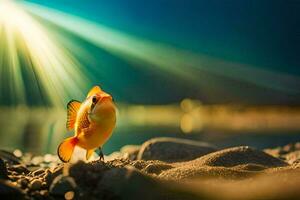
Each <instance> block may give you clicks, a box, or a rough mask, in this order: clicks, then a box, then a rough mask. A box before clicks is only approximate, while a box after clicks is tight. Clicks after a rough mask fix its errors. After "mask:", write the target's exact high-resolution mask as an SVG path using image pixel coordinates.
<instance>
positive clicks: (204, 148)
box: [137, 137, 216, 162]
mask: <svg viewBox="0 0 300 200" xmlns="http://www.w3.org/2000/svg"><path fill="white" fill-rule="evenodd" d="M214 151H216V147H214V146H212V145H210V144H208V143H204V142H197V141H192V140H186V139H177V138H168V137H161V138H153V139H151V140H148V141H147V142H145V143H144V144H143V145H142V146H141V149H140V151H139V153H138V156H137V159H140V160H161V161H165V162H178V161H186V160H192V159H195V158H198V157H200V156H203V155H206V154H208V153H211V152H214Z"/></svg>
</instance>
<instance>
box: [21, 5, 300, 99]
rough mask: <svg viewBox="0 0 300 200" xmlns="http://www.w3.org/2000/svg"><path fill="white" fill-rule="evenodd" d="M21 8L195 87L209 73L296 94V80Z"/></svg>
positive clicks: (60, 15)
mask: <svg viewBox="0 0 300 200" xmlns="http://www.w3.org/2000/svg"><path fill="white" fill-rule="evenodd" d="M23 5H24V7H26V9H27V10H28V11H29V12H31V13H33V14H34V15H37V16H39V17H41V18H43V19H45V20H47V21H50V22H52V23H54V24H56V25H58V26H61V27H62V28H63V29H66V30H68V31H70V32H72V33H74V34H77V35H78V36H79V37H81V38H84V39H85V40H87V41H89V42H91V43H92V44H94V45H97V46H98V47H100V48H102V49H105V50H107V51H109V52H111V53H113V54H115V55H118V56H120V57H122V58H123V59H127V60H131V61H140V62H143V63H144V64H150V66H151V67H156V68H152V70H157V71H165V72H168V73H171V74H174V75H176V76H177V77H181V78H185V79H186V80H192V81H194V82H195V83H199V77H198V75H197V74H198V72H199V71H200V72H210V73H213V74H217V75H221V76H224V77H227V78H230V79H235V80H241V81H245V82H249V83H251V84H254V85H258V86H261V87H264V88H268V89H274V90H278V91H282V92H286V93H291V94H296V93H299V92H300V91H299V86H300V79H299V77H297V76H293V75H289V74H283V73H278V72H275V71H270V70H265V69H259V68H257V67H253V66H250V65H245V64H241V63H233V62H228V61H224V60H220V59H216V58H211V57H208V56H203V55H198V54H193V53H190V52H187V51H184V50H180V49H176V48H174V47H171V46H168V45H166V44H161V43H156V42H152V41H149V40H145V39H142V38H138V37H135V36H132V35H129V34H126V33H123V32H121V31H118V30H115V29H112V28H109V27H107V26H104V25H101V24H99V23H94V22H91V21H88V20H86V19H83V18H80V17H77V16H74V15H70V14H66V13H64V12H61V11H58V10H55V9H52V8H47V7H44V6H41V5H38V4H34V3H29V2H24V3H23ZM78 27H80V28H78ZM144 66H145V65H144Z"/></svg>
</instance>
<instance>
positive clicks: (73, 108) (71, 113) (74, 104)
mask: <svg viewBox="0 0 300 200" xmlns="http://www.w3.org/2000/svg"><path fill="white" fill-rule="evenodd" d="M80 105H81V103H80V102H79V101H76V100H71V101H70V102H69V103H68V105H67V109H68V110H67V129H68V130H69V131H71V130H73V129H74V125H75V122H76V116H77V112H78V110H79V108H80Z"/></svg>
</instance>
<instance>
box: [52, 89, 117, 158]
mask: <svg viewBox="0 0 300 200" xmlns="http://www.w3.org/2000/svg"><path fill="white" fill-rule="evenodd" d="M116 109H117V108H116V105H115V103H114V101H113V98H112V96H111V95H110V94H108V93H106V92H104V91H103V90H102V89H101V88H100V87H99V86H94V87H93V88H92V89H91V90H90V91H89V93H88V95H87V97H86V99H85V100H84V101H83V102H79V101H77V100H71V101H70V102H69V103H68V104H67V123H66V127H67V130H68V131H71V130H74V136H73V137H69V138H67V139H65V140H64V141H63V142H61V143H60V144H59V146H58V148H57V155H58V157H59V159H60V160H61V161H62V162H69V161H70V160H71V158H72V155H73V152H74V148H75V146H79V147H81V148H83V149H85V150H86V160H88V159H89V158H90V157H91V156H92V155H93V153H94V151H95V150H97V149H98V148H99V149H100V150H101V148H102V146H103V145H104V144H105V143H106V142H107V140H108V139H109V138H110V136H111V135H112V133H113V130H114V128H115V126H116ZM101 157H103V154H102V151H101V155H100V158H101Z"/></svg>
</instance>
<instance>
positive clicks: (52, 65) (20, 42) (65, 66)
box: [0, 0, 89, 106]
mask: <svg viewBox="0 0 300 200" xmlns="http://www.w3.org/2000/svg"><path fill="white" fill-rule="evenodd" d="M0 26H1V29H2V30H1V33H2V34H1V37H0V39H1V44H5V40H7V41H6V46H2V48H3V49H5V50H6V51H7V54H8V56H1V58H0V59H1V60H2V62H5V60H6V59H7V57H8V66H3V64H1V67H2V71H6V72H4V73H3V74H2V76H9V77H10V81H9V82H8V83H5V82H3V83H2V84H1V85H2V86H1V87H4V86H5V85H6V86H8V87H10V88H11V89H10V95H15V94H16V95H17V96H18V98H17V99H16V101H17V103H18V104H20V102H22V103H25V91H26V89H25V85H26V83H25V82H24V80H23V78H22V73H21V67H24V68H25V69H24V70H25V71H26V70H27V71H28V70H33V71H34V74H35V75H36V79H37V82H36V84H40V85H41V89H42V90H43V91H44V93H45V94H46V99H47V100H49V101H50V103H51V105H54V106H62V105H64V104H65V103H66V101H67V100H68V99H69V98H70V96H73V97H81V98H82V97H83V92H84V90H85V89H86V86H87V85H88V84H89V81H88V79H87V77H85V75H84V74H83V73H82V66H81V65H80V63H79V62H78V61H77V60H76V59H75V58H74V57H73V56H72V55H71V54H70V52H68V51H67V50H66V49H65V48H64V47H63V46H61V45H60V44H59V43H58V42H57V41H55V38H53V37H52V35H50V33H49V31H48V32H47V30H46V29H45V28H44V27H43V26H42V25H41V24H39V23H38V22H37V21H36V20H35V19H33V18H32V17H31V16H30V15H28V14H27V13H26V12H25V11H24V10H23V9H22V7H20V6H19V5H18V4H17V2H14V1H8V0H2V1H0ZM5 50H4V51H5ZM18 52H22V54H24V55H25V56H26V58H27V64H30V63H31V65H32V69H30V67H29V66H28V65H26V66H20V63H19V53H18ZM3 85H4V86H3Z"/></svg>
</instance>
